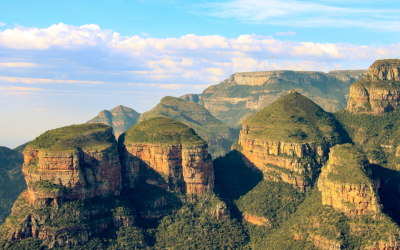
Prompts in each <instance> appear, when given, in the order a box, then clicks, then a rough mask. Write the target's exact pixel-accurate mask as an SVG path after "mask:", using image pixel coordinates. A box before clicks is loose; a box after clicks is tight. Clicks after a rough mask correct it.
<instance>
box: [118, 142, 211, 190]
mask: <svg viewBox="0 0 400 250" xmlns="http://www.w3.org/2000/svg"><path fill="white" fill-rule="evenodd" d="M124 151H125V153H124V155H123V156H122V162H123V163H124V168H123V169H122V172H123V176H124V186H125V188H132V187H134V185H135V182H136V181H137V180H138V178H139V172H140V169H141V168H147V169H148V170H150V172H149V171H147V176H145V178H146V182H147V183H148V184H152V185H156V186H159V187H163V188H167V189H171V190H179V191H181V192H185V193H193V194H203V193H205V192H207V191H210V190H212V189H213V186H214V173H213V165H212V160H211V157H210V155H209V154H208V151H207V145H201V146H185V145H163V144H147V143H126V144H125V146H124ZM151 170H153V171H151ZM151 173H153V174H151ZM156 173H157V174H159V175H157V174H156ZM142 177H143V176H142Z"/></svg>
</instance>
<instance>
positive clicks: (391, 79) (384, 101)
mask: <svg viewBox="0 0 400 250" xmlns="http://www.w3.org/2000/svg"><path fill="white" fill-rule="evenodd" d="M399 69H400V60H399V59H390V60H378V61H376V62H374V63H373V64H372V65H371V67H370V68H369V69H368V73H367V74H366V75H365V76H364V77H363V78H362V79H361V80H359V81H357V82H355V83H354V84H352V85H351V87H350V98H349V101H348V104H347V110H348V111H349V112H350V113H354V114H358V113H366V114H371V115H382V114H384V113H386V112H390V111H392V110H393V109H396V108H397V106H398V105H399V102H400V78H399Z"/></svg>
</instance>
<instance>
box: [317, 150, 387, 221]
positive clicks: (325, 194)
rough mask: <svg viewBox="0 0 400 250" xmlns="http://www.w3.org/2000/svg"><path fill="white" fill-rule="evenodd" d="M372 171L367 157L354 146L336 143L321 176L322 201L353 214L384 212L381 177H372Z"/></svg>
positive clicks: (319, 183)
mask: <svg viewBox="0 0 400 250" xmlns="http://www.w3.org/2000/svg"><path fill="white" fill-rule="evenodd" d="M368 171H369V172H370V170H369V168H368V161H367V159H366V157H365V156H364V155H363V154H362V153H361V152H359V151H358V150H357V149H356V148H354V146H351V145H350V144H343V145H338V146H335V147H333V148H332V149H331V152H330V154H329V161H328V162H327V164H326V165H325V166H324V167H323V168H322V171H321V174H320V177H319V180H318V189H319V191H321V192H322V204H324V205H329V206H332V207H333V208H334V209H336V210H338V211H341V212H343V213H345V214H346V215H347V216H349V217H354V216H359V215H368V214H379V213H381V205H380V203H379V201H380V199H379V196H378V190H377V189H378V187H379V181H377V183H376V184H375V183H374V182H373V181H372V180H370V178H369V177H368Z"/></svg>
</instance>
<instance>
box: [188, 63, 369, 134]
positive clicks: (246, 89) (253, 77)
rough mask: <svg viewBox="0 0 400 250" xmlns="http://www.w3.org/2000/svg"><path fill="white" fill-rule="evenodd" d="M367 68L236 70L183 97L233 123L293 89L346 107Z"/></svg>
mask: <svg viewBox="0 0 400 250" xmlns="http://www.w3.org/2000/svg"><path fill="white" fill-rule="evenodd" d="M366 72H367V71H366V70H343V71H341V70H339V71H332V72H329V73H328V74H325V73H323V72H315V71H314V72H313V71H309V72H306V71H264V72H247V73H235V74H233V75H231V76H230V77H229V78H228V79H226V80H224V81H223V82H221V83H220V84H218V85H212V86H210V87H208V88H207V89H206V90H204V91H203V93H201V94H200V95H195V94H190V95H185V96H182V97H181V98H182V99H184V100H187V101H193V102H196V103H199V104H201V105H203V106H204V107H205V108H207V109H208V110H209V111H210V112H211V114H212V115H214V116H215V117H216V118H217V119H219V120H221V121H222V122H224V123H225V124H227V125H228V126H231V127H237V126H240V123H241V122H242V121H243V120H244V119H246V118H247V117H249V116H250V115H252V114H254V113H256V112H257V111H259V110H261V109H262V108H264V107H266V106H267V105H269V104H271V103H273V102H274V101H276V100H278V99H279V98H280V97H282V96H284V95H286V94H287V92H288V91H289V90H291V89H296V90H297V91H298V92H299V93H301V94H303V95H304V96H306V97H308V98H310V99H311V100H313V101H314V102H315V103H317V104H318V105H319V106H321V107H322V108H323V109H324V110H326V111H330V112H332V111H337V110H340V109H343V108H345V107H346V102H347V98H348V93H349V92H348V88H349V86H350V84H352V83H353V82H355V81H356V80H359V79H361V78H362V77H363V76H364V75H365V73H366Z"/></svg>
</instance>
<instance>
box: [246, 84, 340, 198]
mask: <svg viewBox="0 0 400 250" xmlns="http://www.w3.org/2000/svg"><path fill="white" fill-rule="evenodd" d="M318 131H320V132H318ZM318 133H321V135H322V134H324V135H323V136H321V137H315V135H316V134H318ZM340 142H341V137H340V134H339V133H338V132H337V131H336V127H335V123H334V120H333V118H332V117H331V115H329V114H327V113H325V112H324V111H323V110H322V109H321V108H320V107H318V106H317V105H316V104H315V103H313V102H312V101H310V100H308V99H307V98H305V97H303V96H302V95H300V94H298V93H297V92H295V91H292V92H290V93H289V94H288V95H286V96H285V97H282V98H281V99H279V100H277V101H276V102H274V103H273V104H271V105H270V106H268V107H266V108H264V109H263V110H261V111H259V112H258V113H257V114H255V115H254V116H251V117H250V118H248V119H247V120H246V121H244V122H243V128H242V130H241V132H240V139H239V144H240V146H241V147H242V150H241V152H242V154H243V156H244V157H245V158H246V160H247V161H248V162H249V163H251V164H252V165H254V167H256V168H257V169H259V170H261V171H262V172H263V174H264V178H265V179H272V180H274V181H279V180H282V181H284V182H287V183H290V184H292V185H294V186H295V187H298V188H300V190H302V191H305V190H308V189H309V188H310V187H311V183H312V182H313V180H315V178H316V176H315V175H314V174H313V172H315V171H314V170H316V169H318V168H320V167H321V165H322V163H323V162H322V160H323V158H324V157H325V156H326V152H327V149H328V147H329V146H331V145H334V144H337V143H340Z"/></svg>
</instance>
